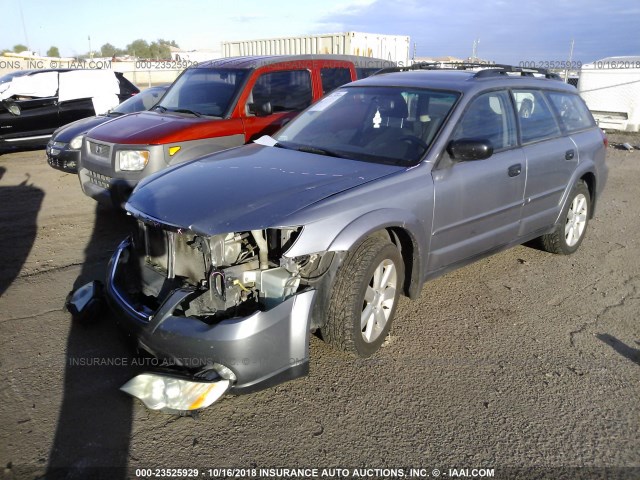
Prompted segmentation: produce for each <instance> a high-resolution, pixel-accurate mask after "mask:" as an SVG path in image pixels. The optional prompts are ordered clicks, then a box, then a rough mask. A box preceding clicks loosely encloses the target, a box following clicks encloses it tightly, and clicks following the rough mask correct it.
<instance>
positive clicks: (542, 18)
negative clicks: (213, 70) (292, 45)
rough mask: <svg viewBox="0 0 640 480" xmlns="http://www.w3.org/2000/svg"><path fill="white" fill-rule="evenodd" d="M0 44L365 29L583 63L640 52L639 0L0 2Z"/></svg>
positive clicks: (215, 46) (418, 46)
mask: <svg viewBox="0 0 640 480" xmlns="http://www.w3.org/2000/svg"><path fill="white" fill-rule="evenodd" d="M0 8H1V10H0V12H1V17H2V19H3V22H2V23H3V28H2V29H1V30H0V49H3V48H7V49H12V48H13V46H14V45H16V44H18V43H20V44H24V45H27V46H29V47H30V49H31V50H34V51H36V52H38V53H39V54H42V55H44V54H45V53H46V51H47V50H48V49H49V47H50V46H52V45H55V46H57V47H58V48H59V50H60V53H61V55H62V56H76V55H80V54H84V53H86V52H88V51H89V39H88V37H90V38H91V40H90V42H91V48H92V49H94V50H99V48H100V46H101V45H103V44H105V43H111V44H112V45H115V46H116V47H119V48H124V47H125V46H126V45H127V44H128V43H131V42H132V41H133V40H136V39H138V38H142V39H145V40H147V41H148V42H151V41H154V40H157V39H158V38H163V39H166V40H175V41H176V42H177V43H178V45H180V47H181V48H183V49H185V50H195V49H207V50H220V42H222V41H225V40H247V39H258V38H272V37H283V36H295V35H311V34H316V33H338V32H347V31H355V32H367V33H380V34H388V35H408V36H410V37H411V46H412V47H411V50H412V51H411V54H410V56H412V55H413V46H414V44H415V53H416V55H417V56H444V55H452V56H455V57H460V58H467V57H469V56H470V55H471V53H472V50H473V44H474V41H475V42H477V54H478V57H480V58H482V59H486V60H492V61H495V62H498V63H512V64H516V63H517V62H523V61H536V62H541V61H553V62H556V61H562V60H567V59H568V58H569V54H570V48H571V43H572V41H574V51H573V57H572V58H573V60H574V61H582V62H584V63H586V62H590V61H594V60H598V59H602V58H605V57H610V56H618V55H640V27H639V25H640V1H639V0H609V1H607V0H582V1H580V0H529V1H508V0H450V1H446V0H444V1H443V0H439V1H432V0H423V1H419V0H322V1H312V2H304V1H300V0H271V1H269V2H266V1H259V0H235V1H218V0H127V1H124V0H109V1H102V2H97V1H95V0H83V1H81V2H78V1H77V0H0Z"/></svg>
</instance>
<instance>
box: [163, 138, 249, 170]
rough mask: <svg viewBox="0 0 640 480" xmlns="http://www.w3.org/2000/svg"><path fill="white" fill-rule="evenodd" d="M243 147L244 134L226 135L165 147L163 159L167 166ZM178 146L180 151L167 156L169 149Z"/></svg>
mask: <svg viewBox="0 0 640 480" xmlns="http://www.w3.org/2000/svg"><path fill="white" fill-rule="evenodd" d="M240 145H244V134H242V133H238V134H236V135H226V136H224V137H214V138H205V139H203V140H191V141H188V142H177V143H175V144H167V145H166V146H165V150H166V151H165V158H167V159H168V164H169V165H176V164H178V163H182V162H186V161H189V160H193V159H196V158H199V157H203V156H205V155H210V154H212V153H217V152H221V151H222V150H227V149H229V148H234V147H239V146H240ZM173 146H180V150H179V151H178V152H177V153H176V154H175V155H173V156H170V155H169V148H170V147H173Z"/></svg>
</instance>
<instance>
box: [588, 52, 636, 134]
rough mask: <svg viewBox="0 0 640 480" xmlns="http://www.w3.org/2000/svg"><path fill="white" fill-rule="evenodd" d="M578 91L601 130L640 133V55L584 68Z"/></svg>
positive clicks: (616, 58)
mask: <svg viewBox="0 0 640 480" xmlns="http://www.w3.org/2000/svg"><path fill="white" fill-rule="evenodd" d="M578 91H579V92H580V96H581V97H582V98H583V99H584V101H585V102H586V104H587V107H589V110H591V113H592V114H593V117H594V118H595V119H596V121H597V122H598V125H599V126H600V128H603V129H605V130H622V131H627V132H638V131H640V56H629V57H609V58H603V59H602V60H597V61H595V62H593V63H588V64H585V65H583V66H582V69H581V71H580V80H579V82H578Z"/></svg>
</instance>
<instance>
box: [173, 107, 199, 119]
mask: <svg viewBox="0 0 640 480" xmlns="http://www.w3.org/2000/svg"><path fill="white" fill-rule="evenodd" d="M170 111H171V112H176V113H190V114H191V115H195V116H196V117H201V116H202V114H201V113H198V112H194V111H193V110H189V109H188V108H176V109H174V110H170Z"/></svg>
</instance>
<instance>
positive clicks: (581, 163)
mask: <svg viewBox="0 0 640 480" xmlns="http://www.w3.org/2000/svg"><path fill="white" fill-rule="evenodd" d="M396 70H402V69H396ZM606 142H607V141H606V138H605V137H604V135H603V133H602V131H601V130H600V129H599V128H598V127H597V126H596V124H595V122H594V120H593V118H592V116H591V114H590V113H589V111H588V110H587V108H586V106H585V104H584V103H583V101H582V100H581V99H580V97H579V96H578V94H577V92H576V90H575V88H574V87H572V86H570V85H566V84H564V83H562V82H561V81H559V80H557V79H555V78H553V75H550V74H545V72H539V71H533V70H528V69H518V68H515V67H511V68H510V67H505V66H491V67H487V68H476V67H473V68H472V67H469V68H466V69H465V68H458V69H431V68H426V69H424V68H423V69H421V68H413V69H411V68H410V69H404V71H393V72H389V73H381V74H378V75H374V76H371V77H369V78H367V79H364V80H360V81H357V82H353V83H351V84H348V85H346V86H344V87H342V88H339V89H337V90H335V91H333V92H331V93H330V94H328V95H327V96H325V97H324V99H322V100H321V101H319V102H318V103H316V104H314V105H313V106H311V107H309V108H308V109H307V110H306V111H304V112H303V113H302V114H301V115H300V116H298V117H297V118H296V119H295V120H293V121H291V122H290V123H289V124H288V125H287V126H286V127H285V128H284V129H282V130H280V131H279V132H278V133H277V134H275V136H274V137H273V138H272V137H262V138H261V139H260V140H259V141H257V142H256V143H254V144H251V145H246V146H242V147H239V148H235V149H232V150H227V151H224V152H221V153H218V154H214V155H210V156H206V157H202V158H200V159H197V160H194V161H192V162H188V163H185V164H183V165H179V166H176V167H174V168H172V169H170V170H167V171H163V172H159V173H158V174H155V175H153V176H151V177H149V178H148V179H146V180H144V181H143V182H142V183H141V184H140V185H139V186H138V187H137V188H136V190H135V191H134V193H133V195H132V196H131V198H130V199H129V202H128V203H127V205H126V208H127V210H128V212H129V213H130V214H131V215H133V216H134V217H135V218H136V219H137V220H138V221H137V230H136V231H135V232H133V234H132V235H131V236H130V237H129V238H127V239H126V240H124V241H123V242H122V244H121V245H120V246H119V247H118V249H117V250H116V252H115V253H114V255H113V258H112V260H111V262H110V266H109V273H108V278H107V285H106V295H107V300H108V301H109V303H110V305H111V306H112V307H113V309H114V310H115V312H117V313H118V318H119V321H120V323H121V324H122V326H124V328H126V329H127V330H128V331H129V332H131V334H132V335H134V336H135V337H136V339H137V341H138V343H139V344H140V346H141V347H142V348H144V349H145V350H147V351H148V352H150V353H151V354H152V355H154V356H156V357H158V358H162V359H164V360H165V361H168V363H169V364H170V365H171V368H170V369H169V370H168V371H166V370H165V371H162V372H159V371H158V372H154V371H150V372H148V373H145V374H142V375H139V376H137V377H135V378H133V379H132V380H131V381H129V382H128V383H127V384H126V385H124V386H123V390H125V391H126V392H128V393H130V394H132V395H134V396H136V397H138V398H140V399H141V400H142V401H143V402H144V403H145V405H147V406H148V407H149V408H152V409H159V410H164V411H170V412H171V411H183V410H193V409H199V408H203V407H206V406H207V405H210V404H211V403H213V402H214V401H216V400H217V399H218V398H220V396H222V395H223V394H224V393H225V392H227V391H229V392H231V393H244V392H251V391H254V390H257V389H261V388H265V387H268V386H271V385H274V384H277V383H279V382H283V381H286V380H290V379H293V378H296V377H299V376H302V375H305V374H307V373H308V361H309V335H310V333H312V332H316V333H318V334H319V335H320V336H321V337H322V338H323V339H324V340H325V341H327V342H328V343H330V344H332V345H334V346H335V347H336V348H338V349H340V350H344V351H347V352H350V353H352V354H354V355H357V356H368V355H371V354H373V353H374V352H375V351H376V350H378V349H379V348H380V346H381V344H382V343H383V341H384V340H385V337H386V336H387V334H388V333H389V329H390V328H391V323H392V320H393V317H394V312H395V309H396V306H397V303H398V298H399V296H400V295H406V296H408V297H411V298H416V297H417V296H418V294H419V292H420V290H421V288H422V285H423V284H424V283H425V282H426V281H427V280H429V279H432V278H435V277H437V276H439V275H442V274H443V273H445V272H447V271H450V270H452V269H454V268H457V267H460V266H462V265H465V264H468V263H470V262H472V261H474V260H476V259H478V258H481V257H483V256H486V255H489V254H492V253H495V252H498V251H500V250H503V249H505V248H508V247H511V246H514V245H518V244H521V243H523V242H526V241H530V240H532V239H539V241H540V243H541V245H542V246H543V247H544V248H545V249H546V250H548V251H550V252H553V253H558V254H571V253H573V252H575V251H576V250H577V249H578V247H579V246H580V244H581V243H582V241H583V239H584V237H585V234H586V230H587V224H588V222H589V219H590V218H591V217H592V215H593V212H594V209H595V206H596V200H597V198H598V196H599V195H600V193H601V192H602V190H603V188H604V185H605V182H606V178H607V167H606V165H605V147H606Z"/></svg>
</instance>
